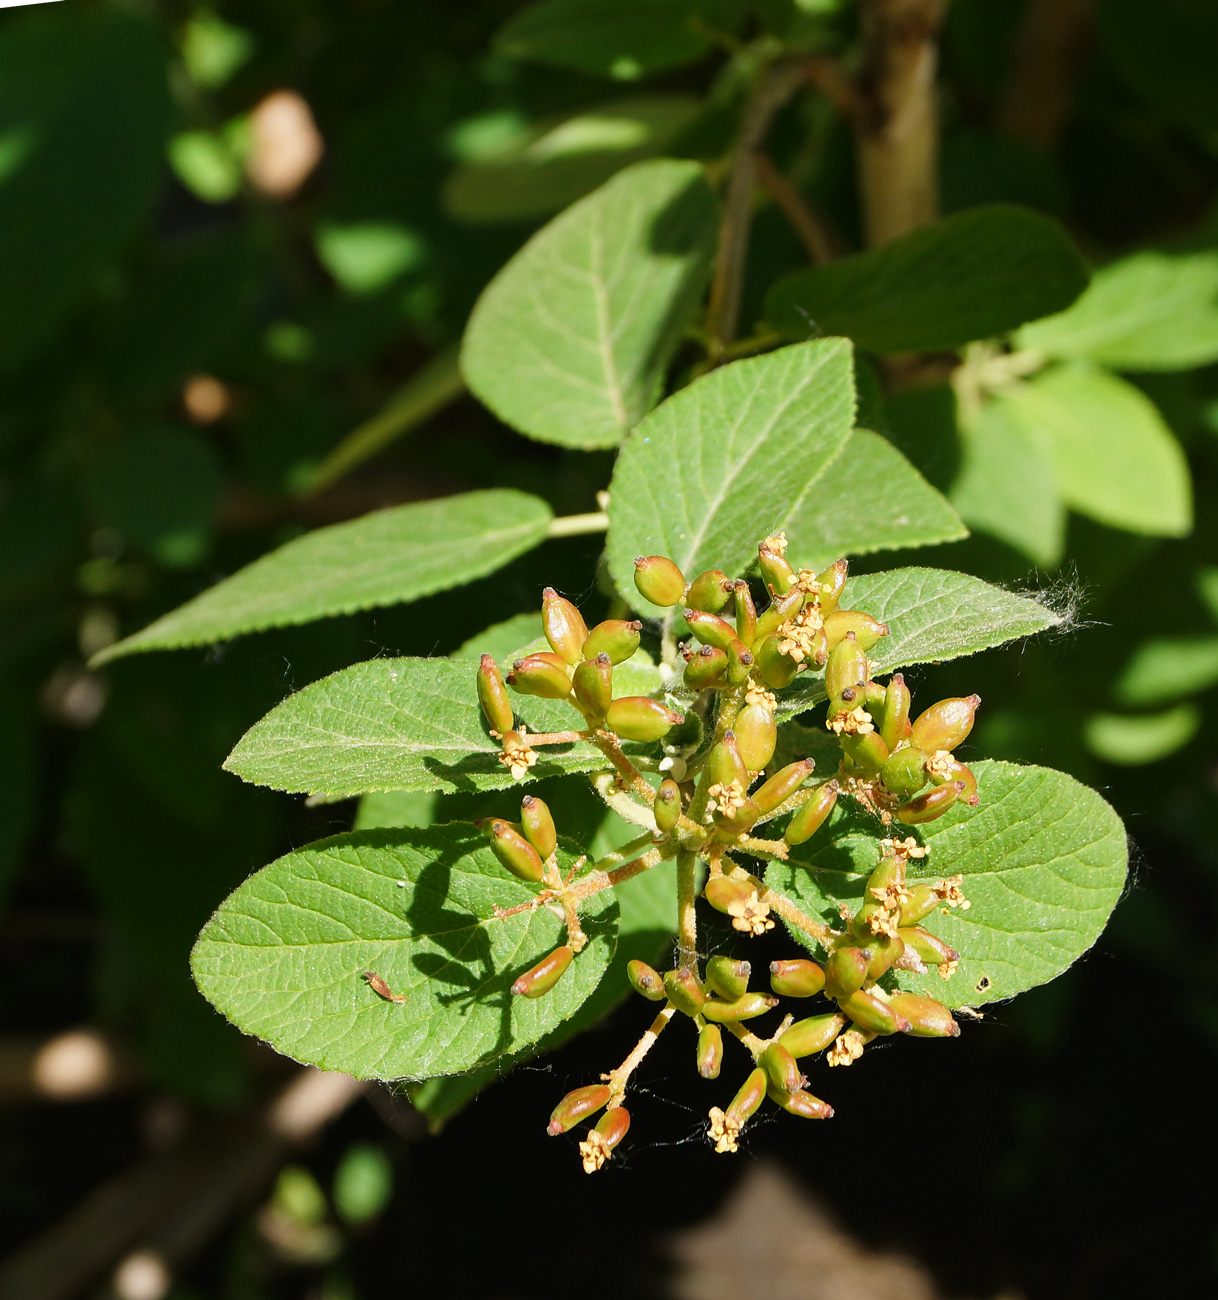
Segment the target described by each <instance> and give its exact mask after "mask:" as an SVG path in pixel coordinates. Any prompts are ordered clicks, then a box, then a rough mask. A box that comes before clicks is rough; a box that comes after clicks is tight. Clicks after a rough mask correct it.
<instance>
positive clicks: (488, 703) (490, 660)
mask: <svg viewBox="0 0 1218 1300" xmlns="http://www.w3.org/2000/svg"><path fill="white" fill-rule="evenodd" d="M478 703H479V704H480V705H481V707H482V714H483V716H484V717H485V718H486V720H487V722H489V723H490V726H491V730H492V731H497V732H498V733H499V734H500V735H501V736H502V735H503V733H504V732H505V731H511V729H512V723H513V721H514V719H513V716H512V700H511V697H510V696H509V695H508V692H507V687H506V686H505V685H504V684H503V677H502V676H501V675H500V672H499V665H498V664H497V663H496V662H495V658H494V656H493V655H483V656H482V659H481V662H480V663H479V665H478Z"/></svg>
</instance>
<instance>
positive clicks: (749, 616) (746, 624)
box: [734, 578, 757, 646]
mask: <svg viewBox="0 0 1218 1300" xmlns="http://www.w3.org/2000/svg"><path fill="white" fill-rule="evenodd" d="M734 591H735V597H736V603H735V610H736V636H737V637H738V638H739V639H740V640H741V641H742V642H743V643H744V644H745V645H746V646H751V645H752V644H753V637H754V636H755V635H756V632H757V608H756V606H755V605H754V604H753V593H752V592H751V591H750V590H749V584H748V583H747V582H745V580H744V579H743V578H741V579H740V581H739V582H737V583H736V585H735V588H734Z"/></svg>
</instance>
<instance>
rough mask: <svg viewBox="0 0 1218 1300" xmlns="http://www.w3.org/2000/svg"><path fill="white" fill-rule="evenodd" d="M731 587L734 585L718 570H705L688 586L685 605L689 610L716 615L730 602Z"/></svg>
mask: <svg viewBox="0 0 1218 1300" xmlns="http://www.w3.org/2000/svg"><path fill="white" fill-rule="evenodd" d="M733 587H734V584H733V582H732V580H731V579H730V578H729V577H728V576H727V574H726V573H720V572H719V570H718V569H707V571H706V572H705V573H700V574H698V576H697V577H696V578H695V579H694V580H693V582H691V583H690V584H689V595H688V596H686V598H685V603H686V604H687V605H689V606H690V608H691V609H698V610H702V611H703V612H704V613H706V614H717V613H718V612H719V611H720V610H721V609H722V608H723V607H724V605H726V604H727V602H728V601H729V600H731V598H732V591H733ZM686 621H688V620H686ZM691 626H692V624H691Z"/></svg>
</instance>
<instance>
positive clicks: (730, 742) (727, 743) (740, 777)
mask: <svg viewBox="0 0 1218 1300" xmlns="http://www.w3.org/2000/svg"><path fill="white" fill-rule="evenodd" d="M706 771H707V775H708V776H709V777H710V783H711V785H731V784H732V782H733V781H736V782H738V783H739V784H740V787H741V789H745V790H747V789H748V784H749V769H748V768H747V767H746V766H745V762H744V759H743V757H742V756H741V754H740V747H739V745H738V744H737V743H736V733H735V732H734V731H725V732H724V733H723V739H722V740H720V741H718V742H717V743H716V744H714V745H712V746H711V751H710V753H709V754H707V756H706Z"/></svg>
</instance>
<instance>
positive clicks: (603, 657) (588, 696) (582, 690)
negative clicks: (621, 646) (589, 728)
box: [571, 653, 613, 726]
mask: <svg viewBox="0 0 1218 1300" xmlns="http://www.w3.org/2000/svg"><path fill="white" fill-rule="evenodd" d="M571 689H572V691H573V692H574V694H575V703H576V705H577V707H578V708H579V711H580V712H581V713H582V714H583V715H584V717H585V718H587V720H588V721H589V722H590V723H592V725H593V726H597V725H598V724H600V723H601V722H603V721H604V720H605V714H606V713H607V712H608V710H609V705H610V703H611V702H612V700H613V663H612V661H611V660H610V658H609V656H608V655H607V654H604V653H602V654H598V655H596V656H595V657H594V658H592V659H585V660H584V661H583V662H582V663H579V664H576V665H575V672H574V673H572V674H571Z"/></svg>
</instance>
